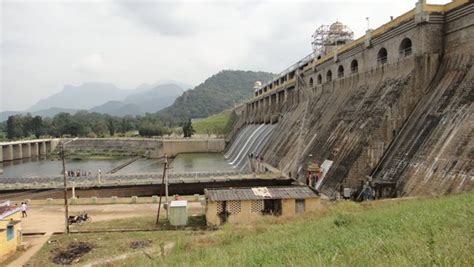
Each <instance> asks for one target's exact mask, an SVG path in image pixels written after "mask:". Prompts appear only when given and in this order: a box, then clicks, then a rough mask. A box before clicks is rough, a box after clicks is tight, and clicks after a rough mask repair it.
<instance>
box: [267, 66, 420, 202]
mask: <svg viewBox="0 0 474 267" xmlns="http://www.w3.org/2000/svg"><path fill="white" fill-rule="evenodd" d="M419 61H420V60H419V59H417V58H415V57H412V58H405V59H403V60H401V61H400V62H398V63H396V64H392V65H385V66H381V67H379V68H376V69H374V70H372V71H369V72H366V73H361V74H357V75H353V76H350V77H348V78H345V79H343V80H340V81H337V82H332V83H328V84H326V85H323V88H322V90H317V91H310V90H308V89H303V90H304V92H305V94H306V97H303V99H307V100H306V101H305V102H301V103H299V105H298V106H296V107H294V108H293V109H289V111H288V112H286V113H285V114H284V115H283V118H282V119H281V120H280V122H279V124H278V126H277V129H276V130H275V133H274V134H273V135H272V136H271V137H270V138H271V139H270V140H269V142H267V146H266V147H265V149H264V151H265V152H264V158H265V161H267V162H269V163H271V164H273V165H275V166H279V167H280V168H281V169H282V170H283V171H284V172H287V173H288V172H292V176H293V177H295V174H296V173H297V172H298V173H299V174H300V177H302V176H303V175H304V174H305V170H304V169H305V168H306V165H307V164H308V162H307V161H310V160H315V161H317V162H318V163H321V162H323V161H324V160H332V161H334V163H333V166H332V167H331V169H330V170H329V173H328V174H327V177H328V179H327V180H326V182H325V183H324V185H323V190H325V191H327V192H326V193H328V194H331V193H332V192H333V191H334V190H335V188H336V187H337V185H338V184H340V183H346V184H347V185H349V186H357V185H358V183H359V179H360V178H364V177H365V176H366V175H369V174H370V172H371V170H372V169H373V168H374V167H375V166H376V164H377V162H378V160H379V159H380V158H381V157H382V155H383V152H384V149H385V148H386V147H387V146H388V145H389V144H390V142H391V141H392V140H393V137H394V136H395V135H396V133H397V132H398V131H399V129H400V128H401V127H402V125H403V123H404V121H405V120H406V119H407V118H408V116H409V114H410V113H411V112H412V110H413V109H414V108H415V106H416V104H417V101H418V100H419V99H421V97H422V96H423V94H424V90H423V88H422V87H420V86H417V85H418V84H420V83H423V82H424V80H422V79H424V77H423V76H422V75H417V74H418V71H419V70H421V69H422V68H417V67H416V66H418V62H419ZM305 113H306V115H305Z"/></svg>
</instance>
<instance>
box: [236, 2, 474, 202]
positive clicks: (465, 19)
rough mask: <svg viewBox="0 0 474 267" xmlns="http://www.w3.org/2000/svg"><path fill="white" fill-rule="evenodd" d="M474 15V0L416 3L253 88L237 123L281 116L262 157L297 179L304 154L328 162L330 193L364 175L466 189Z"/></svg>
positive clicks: (421, 188) (440, 190)
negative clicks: (354, 38) (387, 20)
mask: <svg viewBox="0 0 474 267" xmlns="http://www.w3.org/2000/svg"><path fill="white" fill-rule="evenodd" d="M473 21H474V4H473V1H454V2H453V3H450V4H447V5H442V6H435V5H427V4H426V3H424V2H423V1H420V2H419V3H418V4H417V6H416V8H415V9H413V10H410V11H409V12H407V13H405V14H403V15H402V16H400V17H398V18H396V19H394V20H393V21H391V22H389V23H387V24H386V25H384V26H382V27H380V28H379V29H376V30H373V31H370V32H368V33H367V34H366V35H365V36H363V37H361V38H359V39H357V40H355V41H353V42H352V43H349V44H347V45H345V46H343V47H341V48H339V49H337V50H336V51H335V52H333V53H329V54H327V55H325V56H324V57H322V58H320V59H317V58H316V59H311V60H308V61H306V62H303V63H302V64H301V65H297V66H296V67H295V68H294V69H292V70H289V71H288V72H286V73H283V74H282V75H281V76H279V77H278V78H276V79H275V80H273V81H271V82H270V83H267V84H266V85H264V86H263V87H262V88H260V89H258V90H256V91H255V97H254V98H253V99H252V100H250V101H249V102H247V104H246V108H245V111H244V112H243V113H242V116H241V117H240V118H239V120H238V122H237V123H236V127H238V128H240V127H242V126H243V125H245V124H252V123H276V122H278V125H277V127H276V129H275V131H274V132H273V133H272V134H271V135H270V136H269V138H268V141H267V142H266V144H265V146H264V148H263V150H262V153H261V156H263V158H264V160H265V161H266V162H267V163H270V164H271V165H273V166H275V167H278V168H279V169H281V170H282V171H283V172H284V173H287V174H292V176H293V177H294V176H296V174H299V177H300V178H302V179H304V178H303V177H304V176H305V174H306V168H307V165H308V163H309V162H310V161H316V162H318V163H319V164H321V163H322V162H323V161H325V160H330V161H332V162H333V164H332V167H331V168H330V169H329V171H328V173H327V174H326V178H325V180H324V181H323V183H322V186H321V190H322V191H323V192H324V193H326V194H328V195H333V194H334V192H335V191H336V190H337V189H338V188H339V187H340V186H346V187H352V188H357V187H358V186H359V185H360V183H361V181H362V180H364V179H365V178H366V177H367V176H372V177H373V178H374V179H375V180H376V181H380V182H390V183H394V184H395V186H396V188H397V194H399V195H406V194H408V195H410V194H444V193H448V192H458V191H464V190H469V189H471V188H472V184H473V181H472V177H473V173H472V166H473V160H472V159H473V155H474V151H473V150H474V149H473V147H474V145H473V141H472V140H473V138H472V136H473V127H472V125H473V116H472V114H473V112H472V111H473V104H472V103H473V99H474V94H473V71H472V59H473V55H472V51H473V49H474V25H473ZM408 44H410V45H409V46H408ZM234 132H236V131H234ZM230 139H231V140H232V138H230Z"/></svg>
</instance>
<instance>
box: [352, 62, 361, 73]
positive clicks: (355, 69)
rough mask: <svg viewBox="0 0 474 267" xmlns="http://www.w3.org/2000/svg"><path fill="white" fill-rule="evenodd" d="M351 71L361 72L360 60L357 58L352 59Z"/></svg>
mask: <svg viewBox="0 0 474 267" xmlns="http://www.w3.org/2000/svg"><path fill="white" fill-rule="evenodd" d="M351 72H352V73H357V72H359V62H357V60H355V59H354V60H352V62H351Z"/></svg>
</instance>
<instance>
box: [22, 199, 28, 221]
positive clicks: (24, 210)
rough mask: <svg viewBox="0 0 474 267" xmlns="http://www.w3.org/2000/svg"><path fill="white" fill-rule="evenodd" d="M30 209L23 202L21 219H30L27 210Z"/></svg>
mask: <svg viewBox="0 0 474 267" xmlns="http://www.w3.org/2000/svg"><path fill="white" fill-rule="evenodd" d="M27 208H28V207H27V206H26V203H25V202H21V217H22V218H25V217H28V215H27V214H26V209H27Z"/></svg>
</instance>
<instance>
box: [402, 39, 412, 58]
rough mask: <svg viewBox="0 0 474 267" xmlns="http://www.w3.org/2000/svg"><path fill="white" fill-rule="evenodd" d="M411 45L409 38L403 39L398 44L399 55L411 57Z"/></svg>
mask: <svg viewBox="0 0 474 267" xmlns="http://www.w3.org/2000/svg"><path fill="white" fill-rule="evenodd" d="M411 48H412V43H411V39H410V38H405V39H403V40H402V42H401V43H400V48H399V54H400V56H401V57H406V56H409V55H411Z"/></svg>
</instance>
